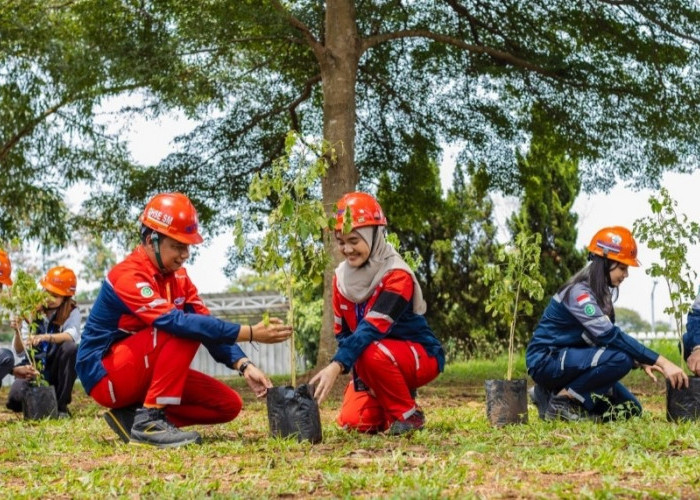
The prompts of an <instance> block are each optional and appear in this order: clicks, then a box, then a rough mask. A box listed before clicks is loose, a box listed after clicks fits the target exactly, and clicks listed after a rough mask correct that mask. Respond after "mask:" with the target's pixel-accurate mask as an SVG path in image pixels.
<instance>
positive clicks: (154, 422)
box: [131, 408, 202, 448]
mask: <svg viewBox="0 0 700 500" xmlns="http://www.w3.org/2000/svg"><path fill="white" fill-rule="evenodd" d="M201 442H202V438H201V437H200V435H199V433H197V432H194V431H181V430H180V429H178V428H177V427H175V426H174V425H173V424H171V423H170V422H169V421H168V419H166V418H165V410H164V409H163V408H139V409H138V410H136V415H135V416H134V425H133V426H132V427H131V443H132V444H148V445H151V446H156V447H158V448H174V447H177V446H185V445H187V444H192V443H197V444H199V443H201Z"/></svg>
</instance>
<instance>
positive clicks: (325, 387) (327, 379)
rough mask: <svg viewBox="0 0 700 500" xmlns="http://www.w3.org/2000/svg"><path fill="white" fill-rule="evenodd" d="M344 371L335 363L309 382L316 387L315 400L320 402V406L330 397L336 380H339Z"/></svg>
mask: <svg viewBox="0 0 700 500" xmlns="http://www.w3.org/2000/svg"><path fill="white" fill-rule="evenodd" d="M342 371H343V368H342V366H341V365H340V363H337V362H335V361H334V362H332V363H331V364H330V365H328V366H326V367H325V368H324V369H323V370H321V371H320V372H318V373H317V374H316V375H315V376H314V378H312V379H311V380H310V381H309V384H310V385H313V386H314V387H315V390H314V398H315V399H316V401H318V404H321V403H323V401H324V400H325V399H326V398H327V397H328V395H329V394H330V392H331V389H332V388H333V384H335V379H337V378H338V375H340V373H341V372H342Z"/></svg>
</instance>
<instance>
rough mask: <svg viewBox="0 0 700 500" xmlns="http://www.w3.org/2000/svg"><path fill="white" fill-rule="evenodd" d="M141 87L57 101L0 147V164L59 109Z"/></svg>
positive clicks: (90, 93)
mask: <svg viewBox="0 0 700 500" xmlns="http://www.w3.org/2000/svg"><path fill="white" fill-rule="evenodd" d="M139 87H141V86H140V85H128V86H124V87H115V88H111V89H103V90H102V91H100V92H88V93H85V94H78V95H75V96H70V97H67V98H65V99H63V100H62V101H59V102H58V103H56V104H55V105H54V106H51V107H50V108H47V109H46V110H44V112H43V113H41V114H40V115H38V116H37V117H35V118H34V119H33V120H30V121H29V122H27V123H26V124H25V126H24V127H22V128H21V129H20V130H19V131H18V132H17V133H16V134H14V135H13V136H12V137H10V138H9V139H8V140H7V141H6V142H5V143H4V144H2V145H0V164H2V163H3V162H4V161H5V159H6V158H7V155H8V154H10V151H11V150H12V148H13V147H15V146H16V145H17V143H18V142H19V141H20V140H22V139H23V138H24V137H26V136H28V135H30V134H31V133H32V131H33V130H34V129H35V128H36V127H37V126H38V125H39V124H40V123H41V122H43V121H44V120H46V119H47V118H48V117H49V116H51V115H53V114H55V113H56V112H58V111H59V110H60V109H61V108H63V107H65V106H67V105H69V104H72V103H74V102H77V101H80V100H81V99H86V98H89V97H96V96H98V95H108V94H115V93H119V92H124V91H125V90H134V89H137V88H139Z"/></svg>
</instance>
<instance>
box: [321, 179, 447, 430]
mask: <svg viewBox="0 0 700 500" xmlns="http://www.w3.org/2000/svg"><path fill="white" fill-rule="evenodd" d="M386 223H387V222H386V217H385V216H384V212H383V211H382V208H381V206H379V203H377V200H376V199H374V197H372V196H371V195H369V194H367V193H361V192H354V193H349V194H346V195H345V196H343V197H342V198H341V199H340V200H339V201H338V212H337V215H336V227H335V237H336V242H337V244H338V249H339V251H340V253H341V254H342V255H343V257H344V258H345V261H344V262H342V263H341V264H340V265H339V266H338V267H337V269H336V271H335V277H334V280H333V314H334V320H335V326H334V331H335V336H336V339H337V340H338V350H337V352H336V354H335V356H334V357H333V359H332V361H331V363H330V364H329V365H328V366H327V367H325V368H324V369H323V370H321V371H320V372H319V373H318V374H316V376H315V377H314V378H313V379H312V380H311V382H310V383H311V384H314V385H315V386H316V390H315V397H316V399H317V400H318V402H319V403H321V402H323V400H325V399H326V397H327V396H328V394H329V392H330V390H331V388H332V387H333V384H334V383H335V380H336V378H337V377H338V375H340V374H341V373H348V372H350V371H351V370H352V380H351V381H350V383H349V384H348V386H347V388H346V389H345V395H344V398H343V405H342V408H341V410H340V414H339V415H338V418H337V422H338V424H340V425H341V426H342V427H343V428H345V429H355V430H357V431H359V432H370V433H372V432H380V431H387V433H388V434H392V435H398V434H404V433H407V432H412V431H414V430H420V429H422V428H423V426H424V424H425V415H424V414H423V411H422V410H421V409H420V408H419V407H418V405H417V404H416V401H415V394H416V389H417V388H418V387H421V386H423V385H426V384H427V383H428V382H430V381H431V380H433V379H435V378H436V377H437V376H438V374H439V373H440V372H441V371H442V370H443V368H444V365H445V353H444V351H443V349H442V345H441V344H440V341H439V340H438V339H437V338H436V337H435V334H434V333H433V331H432V330H431V329H430V327H429V326H428V323H427V322H426V320H425V317H424V316H423V314H424V313H425V310H426V304H425V301H424V300H423V293H422V291H421V288H420V285H419V284H418V282H417V280H416V277H415V275H414V274H413V271H412V270H411V269H410V268H409V267H408V265H407V264H406V262H404V260H403V259H402V258H401V256H400V255H399V254H398V253H397V252H396V250H395V249H394V248H393V247H392V246H391V245H390V244H388V243H387V242H386V239H385V226H386ZM344 229H345V231H344ZM348 229H350V231H349V232H347V230H348Z"/></svg>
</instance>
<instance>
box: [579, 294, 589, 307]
mask: <svg viewBox="0 0 700 500" xmlns="http://www.w3.org/2000/svg"><path fill="white" fill-rule="evenodd" d="M590 301H591V296H590V294H588V293H582V294H581V295H579V296H578V297H576V302H577V303H578V305H580V306H582V305H583V304H587V303H588V302H590Z"/></svg>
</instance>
